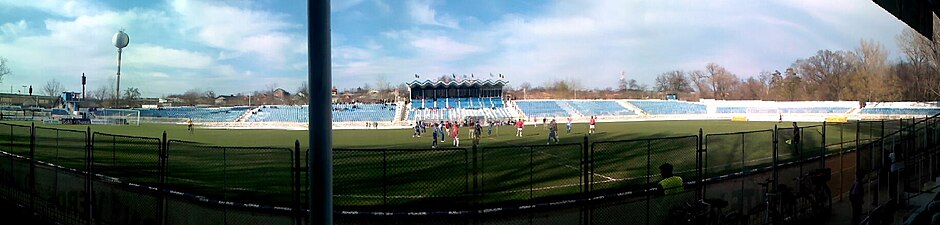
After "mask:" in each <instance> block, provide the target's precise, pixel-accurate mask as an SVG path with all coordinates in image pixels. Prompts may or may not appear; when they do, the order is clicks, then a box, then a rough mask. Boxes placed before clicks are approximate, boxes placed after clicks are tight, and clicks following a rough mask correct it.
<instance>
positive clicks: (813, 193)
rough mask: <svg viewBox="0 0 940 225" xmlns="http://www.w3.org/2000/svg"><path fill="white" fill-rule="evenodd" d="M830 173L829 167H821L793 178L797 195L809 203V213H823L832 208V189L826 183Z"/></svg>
mask: <svg viewBox="0 0 940 225" xmlns="http://www.w3.org/2000/svg"><path fill="white" fill-rule="evenodd" d="M831 174H832V173H831V169H829V168H821V169H815V170H813V171H810V172H809V173H806V174H804V175H801V176H800V177H797V178H794V179H795V180H796V182H797V184H798V185H797V188H798V190H797V193H798V197H801V198H803V199H806V201H807V202H808V203H809V207H810V210H811V211H810V213H811V215H825V214H828V213H829V212H831V210H832V190H830V189H829V185H828V182H829V179H831Z"/></svg>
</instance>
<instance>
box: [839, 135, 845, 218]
mask: <svg viewBox="0 0 940 225" xmlns="http://www.w3.org/2000/svg"><path fill="white" fill-rule="evenodd" d="M843 186H845V123H840V124H839V201H842V199H843V198H844V196H845V195H844V193H845V190H842V187H843Z"/></svg>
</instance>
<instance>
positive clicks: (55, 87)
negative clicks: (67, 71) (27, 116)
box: [42, 78, 65, 96]
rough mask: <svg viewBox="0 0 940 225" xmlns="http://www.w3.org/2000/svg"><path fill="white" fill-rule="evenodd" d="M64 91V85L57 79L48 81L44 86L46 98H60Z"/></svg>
mask: <svg viewBox="0 0 940 225" xmlns="http://www.w3.org/2000/svg"><path fill="white" fill-rule="evenodd" d="M63 91H65V87H62V84H61V83H59V81H57V80H56V79H55V78H52V80H49V81H46V84H45V85H43V86H42V93H43V94H44V95H46V96H58V95H60V94H62V92H63Z"/></svg>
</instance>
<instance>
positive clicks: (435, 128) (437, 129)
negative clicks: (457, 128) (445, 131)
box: [431, 124, 441, 148]
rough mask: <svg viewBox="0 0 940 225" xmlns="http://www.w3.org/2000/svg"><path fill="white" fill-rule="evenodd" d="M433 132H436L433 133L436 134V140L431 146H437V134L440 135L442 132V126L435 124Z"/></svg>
mask: <svg viewBox="0 0 940 225" xmlns="http://www.w3.org/2000/svg"><path fill="white" fill-rule="evenodd" d="M433 132H434V134H433V135H432V136H434V142H431V148H437V135H438V133H440V132H441V127H440V126H437V124H434V131H433Z"/></svg>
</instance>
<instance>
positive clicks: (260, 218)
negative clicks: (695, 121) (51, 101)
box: [0, 117, 940, 224]
mask: <svg viewBox="0 0 940 225" xmlns="http://www.w3.org/2000/svg"><path fill="white" fill-rule="evenodd" d="M938 122H940V121H938V119H937V118H936V117H928V118H914V119H902V120H892V121H865V122H853V123H825V124H821V125H813V126H801V127H796V128H793V127H791V126H789V124H787V125H788V126H786V127H779V128H776V129H768V130H757V131H749V132H737V133H721V134H708V135H704V134H699V135H691V136H680V137H666V138H648V139H635V140H616V141H601V142H593V143H592V142H590V140H589V139H588V138H587V137H585V138H584V141H583V142H580V143H572V144H562V145H537V146H504V147H487V148H477V147H471V148H467V149H464V148H447V149H443V148H442V149H334V150H333V157H334V160H333V161H334V165H333V169H334V170H333V171H334V194H335V195H334V204H335V207H336V208H335V209H336V210H337V211H336V212H337V219H338V220H337V223H338V224H374V223H390V222H389V221H391V220H394V221H395V223H409V224H467V223H470V222H475V223H481V224H543V223H565V224H620V223H624V222H625V221H629V223H632V224H662V223H668V222H671V221H672V220H682V219H686V218H687V216H689V215H687V214H684V213H687V211H683V210H688V209H687V208H684V207H683V205H685V204H688V203H693V202H696V201H699V200H702V199H723V200H724V201H727V202H728V207H727V208H726V209H725V211H729V212H738V213H741V214H743V215H746V217H744V218H745V219H744V220H745V221H746V223H748V224H760V223H764V222H767V218H774V217H775V216H781V215H785V216H789V217H803V216H810V215H815V214H819V213H820V212H822V211H823V209H822V208H821V207H820V206H821V205H823V206H824V205H828V204H831V203H829V202H827V201H828V200H826V199H833V197H834V196H835V198H836V199H838V198H839V197H842V196H844V195H845V194H844V193H846V192H848V191H849V188H850V187H851V186H852V185H851V184H852V182H854V181H855V179H856V176H855V174H862V175H864V176H863V177H859V180H861V183H862V185H863V186H864V187H865V191H864V198H865V201H866V202H867V203H870V204H866V205H876V206H878V205H885V204H888V203H890V202H892V201H894V202H898V201H900V202H903V200H906V199H908V198H910V197H911V196H914V195H915V194H916V193H918V191H917V190H920V189H923V188H924V187H922V186H921V185H922V184H924V183H926V182H927V181H928V180H930V179H931V178H932V177H934V176H936V173H937V169H938V165H937V163H936V162H937V154H936V153H935V150H936V146H937V143H938V140H940V138H938V137H940V136H938V135H940V132H937V129H938V124H940V123H938ZM0 153H2V158H0V180H2V181H3V182H2V183H0V197H2V198H6V199H10V200H13V201H15V202H18V203H21V204H22V205H24V206H26V207H29V209H30V210H32V211H34V212H35V213H36V214H38V215H41V216H45V217H49V218H54V219H55V220H56V221H60V223H63V224H84V223H88V222H91V223H101V224H160V223H163V224H194V223H198V224H211V223H224V224H299V223H302V222H303V220H304V219H302V216H301V215H302V214H301V213H300V212H301V211H302V206H303V205H306V204H303V203H305V201H306V199H307V197H308V195H307V193H306V192H309V191H311V190H310V189H309V187H307V186H306V184H307V181H306V175H305V174H306V172H307V171H306V168H305V167H304V166H302V165H306V163H304V162H305V161H306V157H307V154H300V153H301V152H300V146H299V143H295V144H294V146H293V148H278V147H225V146H212V145H205V144H201V143H192V142H186V141H176V140H167V139H166V137H165V136H164V138H162V139H161V138H145V137H135V136H125V135H116V134H105V133H99V132H91V131H90V129H87V130H85V131H82V130H78V131H76V130H65V129H53V128H43V127H35V126H23V125H12V124H0ZM301 155H303V156H304V157H301ZM667 164H668V165H671V171H672V175H669V174H668V172H666V171H667V170H669V169H667V168H668V167H669V166H664V165H667ZM827 169H828V170H830V171H831V172H825V175H826V176H827V177H828V178H830V179H828V180H826V179H818V177H817V175H819V174H814V173H813V172H816V171H826V170H827ZM672 177H678V178H680V179H681V181H677V180H676V179H673V178H672ZM820 182H821V183H822V184H820ZM823 185H828V187H827V188H822V189H821V187H823ZM677 187H678V188H681V189H679V190H678V191H671V190H675V189H674V188H677ZM823 189H825V190H826V191H828V192H829V193H823V192H821V191H818V190H823ZM768 194H772V195H768ZM827 195H828V196H827ZM768 196H770V197H768ZM843 198H844V197H843ZM824 200H826V202H824ZM822 203H824V204H822ZM686 207H687V206H686ZM866 211H875V208H873V207H866Z"/></svg>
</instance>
